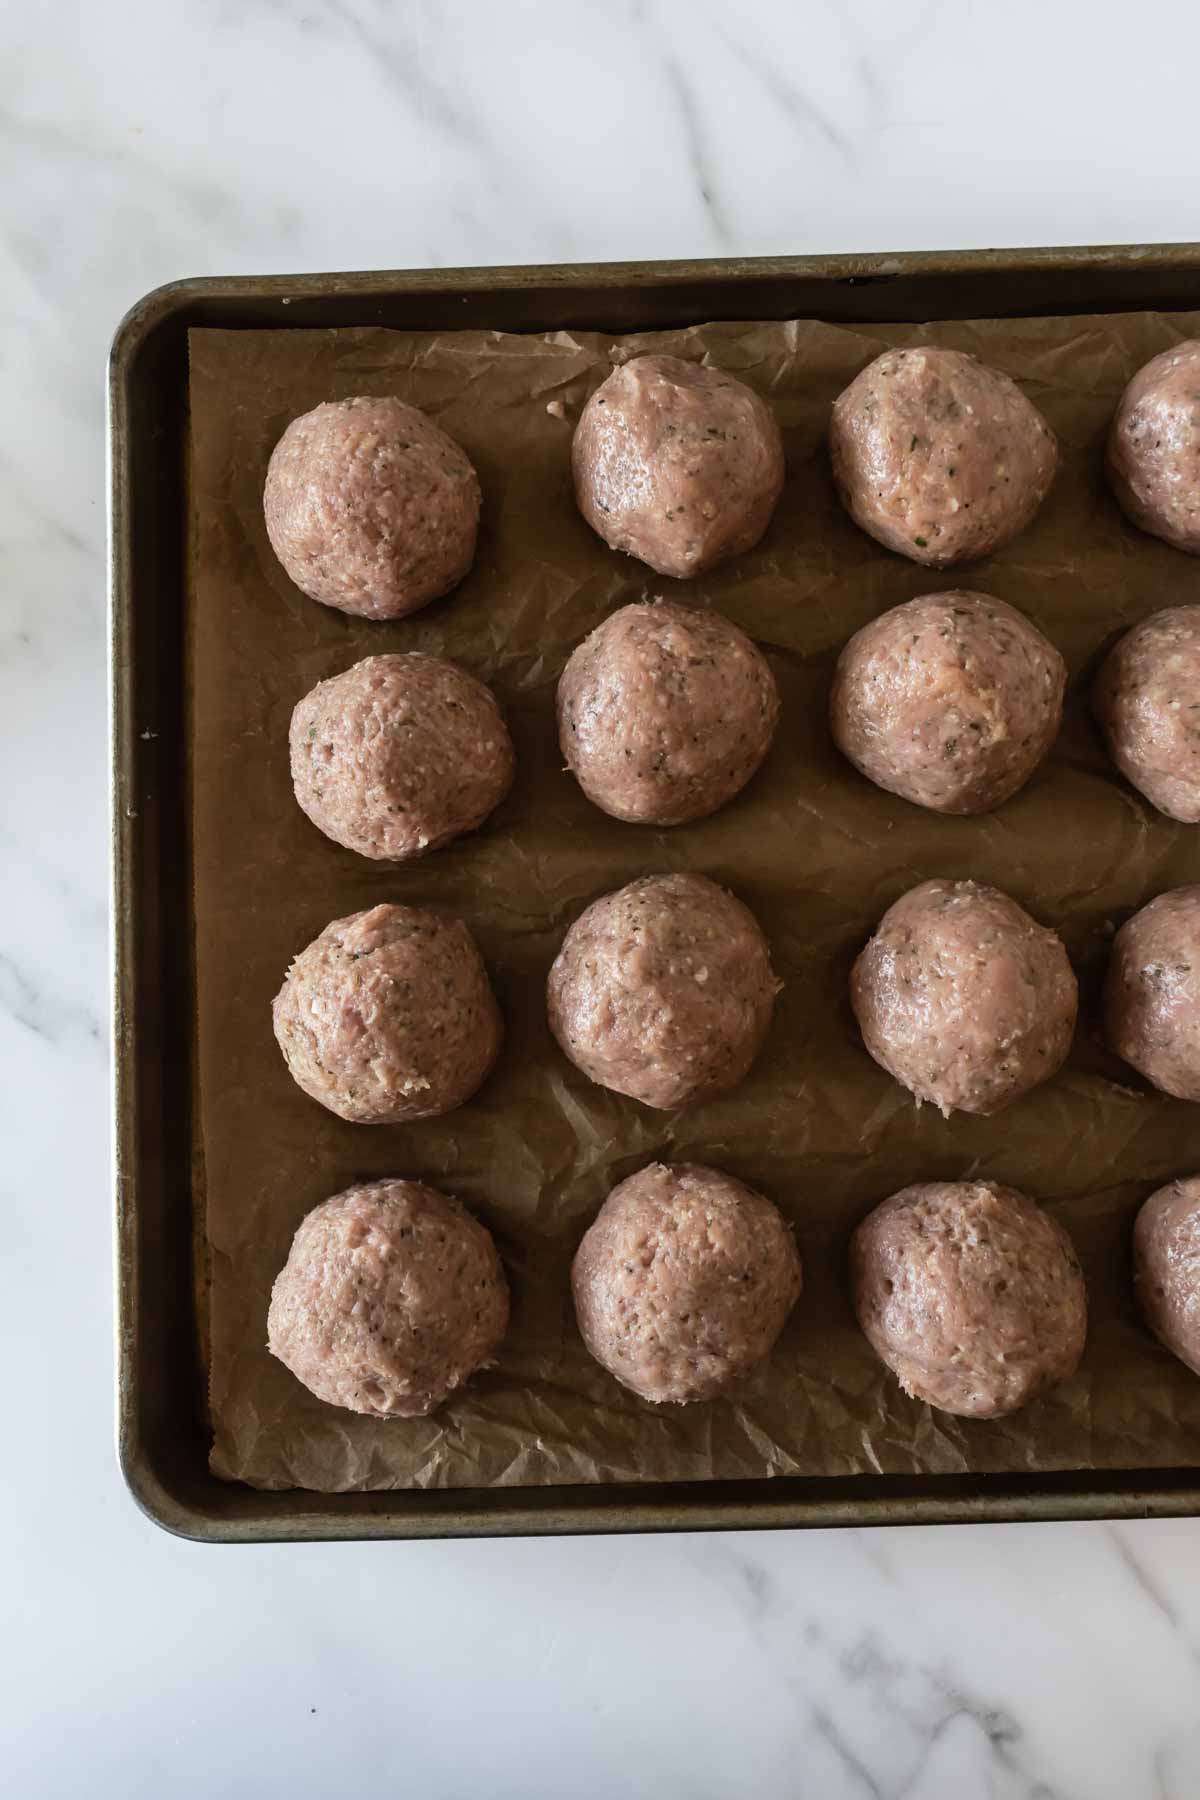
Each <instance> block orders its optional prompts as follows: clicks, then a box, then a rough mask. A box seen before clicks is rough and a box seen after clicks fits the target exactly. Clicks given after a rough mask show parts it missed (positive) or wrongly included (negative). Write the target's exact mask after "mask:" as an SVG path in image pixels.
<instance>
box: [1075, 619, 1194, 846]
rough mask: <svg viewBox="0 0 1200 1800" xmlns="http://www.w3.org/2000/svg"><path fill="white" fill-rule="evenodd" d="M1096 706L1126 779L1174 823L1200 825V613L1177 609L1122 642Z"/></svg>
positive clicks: (1100, 684) (1103, 674)
mask: <svg viewBox="0 0 1200 1800" xmlns="http://www.w3.org/2000/svg"><path fill="white" fill-rule="evenodd" d="M1095 705H1096V717H1097V719H1098V720H1099V722H1100V728H1101V730H1102V731H1103V732H1104V736H1105V738H1106V740H1107V742H1108V750H1109V755H1110V756H1111V757H1112V759H1113V761H1114V762H1115V763H1116V765H1117V767H1118V769H1120V771H1121V773H1122V775H1124V776H1125V778H1126V780H1127V781H1131V782H1132V783H1133V785H1134V787H1135V788H1137V789H1138V790H1139V791H1140V792H1141V793H1143V794H1144V795H1145V796H1146V798H1147V800H1149V802H1150V804H1151V806H1156V807H1157V808H1158V810H1159V812H1161V813H1166V815H1167V817H1168V818H1171V819H1181V820H1182V821H1183V822H1184V824H1186V825H1195V824H1196V823H1197V822H1198V821H1200V606H1169V607H1167V608H1166V610H1165V611H1163V612H1158V613H1155V614H1154V615H1153V617H1151V618H1149V619H1144V620H1143V621H1142V623H1141V624H1140V625H1135V626H1134V628H1133V630H1132V631H1127V632H1126V633H1125V636H1124V637H1123V638H1120V639H1118V641H1117V642H1116V643H1115V644H1114V645H1113V647H1112V649H1111V650H1110V651H1109V653H1108V656H1107V657H1106V658H1105V661H1104V666H1103V668H1102V669H1101V671H1100V678H1099V680H1098V681H1097V683H1096V695H1095Z"/></svg>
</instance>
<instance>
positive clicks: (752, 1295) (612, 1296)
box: [571, 1163, 801, 1403]
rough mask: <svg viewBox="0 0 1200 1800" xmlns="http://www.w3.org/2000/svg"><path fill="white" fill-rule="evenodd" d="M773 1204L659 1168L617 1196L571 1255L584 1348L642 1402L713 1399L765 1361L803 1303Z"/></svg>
mask: <svg viewBox="0 0 1200 1800" xmlns="http://www.w3.org/2000/svg"><path fill="white" fill-rule="evenodd" d="M800 1283H801V1274H800V1257H799V1254H798V1252H797V1250H796V1245H795V1242H794V1240H793V1238H792V1234H791V1232H790V1230H789V1229H788V1227H787V1224H786V1223H785V1221H784V1219H783V1218H782V1216H781V1214H780V1213H779V1212H778V1211H777V1209H776V1208H775V1207H774V1206H772V1204H771V1202H770V1201H769V1200H767V1199H764V1197H763V1196H762V1195H761V1194H757V1193H755V1192H754V1190H753V1188H748V1187H744V1186H743V1185H742V1183H741V1182H740V1181H735V1180H734V1179H733V1177H732V1176H730V1175H723V1174H722V1173H721V1171H720V1170H719V1169H706V1168H702V1167H701V1166H700V1165H699V1164H696V1163H682V1164H678V1165H676V1166H674V1167H669V1166H667V1165H666V1164H664V1163H653V1164H652V1165H651V1166H650V1167H649V1168H647V1169H640V1170H639V1171H638V1173H637V1174H636V1175H631V1176H630V1177H629V1179H628V1180H627V1181H623V1182H622V1183H621V1185H620V1186H619V1187H617V1188H614V1189H613V1191H612V1193H611V1194H610V1195H609V1196H608V1199H607V1200H606V1201H605V1202H604V1205H603V1206H602V1207H601V1209H600V1212H599V1214H598V1215H597V1217H596V1220H595V1223H594V1224H593V1225H592V1226H591V1228H590V1230H589V1231H588V1232H587V1233H586V1235H585V1237H584V1239H583V1242H582V1243H581V1244H580V1246H579V1249H578V1251H577V1252H576V1255H575V1261H574V1265H573V1267H572V1270H571V1286H572V1290H573V1292H574V1295H575V1316H576V1318H577V1319H578V1321H579V1330H580V1333H581V1334H582V1337H583V1341H584V1343H585V1344H586V1345H587V1347H588V1349H589V1351H590V1352H591V1354H592V1355H593V1356H594V1357H595V1359H596V1361H597V1362H598V1363H599V1364H600V1365H601V1367H602V1368H605V1369H607V1370H608V1372H609V1374H610V1375H615V1376H616V1378H617V1380H618V1381H619V1382H621V1383H622V1385H623V1386H625V1387H627V1388H632V1390H633V1392H634V1393H635V1394H640V1395H641V1397H642V1399H643V1400H656V1401H662V1400H666V1401H675V1402H678V1403H683V1402H687V1401H690V1400H711V1399H712V1398H713V1397H714V1396H715V1395H717V1394H720V1393H723V1392H724V1391H725V1390H726V1388H728V1387H729V1386H730V1385H731V1384H732V1383H733V1382H735V1381H736V1380H737V1379H738V1377H739V1376H741V1375H743V1374H745V1373H746V1371H747V1370H749V1369H752V1368H753V1367H754V1365H755V1364H756V1363H759V1362H761V1361H762V1360H763V1358H764V1357H765V1356H766V1355H767V1354H768V1353H769V1351H770V1349H771V1347H772V1345H773V1344H774V1342H775V1340H776V1338H777V1337H778V1336H779V1333H780V1331H781V1330H782V1329H783V1324H784V1320H785V1319H786V1318H787V1316H788V1313H789V1312H790V1311H791V1309H792V1307H793V1306H794V1305H795V1303H796V1300H797V1299H798V1298H799V1294H800Z"/></svg>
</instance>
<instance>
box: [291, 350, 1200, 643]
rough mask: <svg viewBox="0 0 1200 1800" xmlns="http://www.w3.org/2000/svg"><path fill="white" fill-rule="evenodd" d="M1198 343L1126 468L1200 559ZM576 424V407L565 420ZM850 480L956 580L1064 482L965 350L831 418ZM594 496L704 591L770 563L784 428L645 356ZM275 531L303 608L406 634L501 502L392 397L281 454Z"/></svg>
mask: <svg viewBox="0 0 1200 1800" xmlns="http://www.w3.org/2000/svg"><path fill="white" fill-rule="evenodd" d="M1198 391H1200V341H1189V342H1185V343H1182V344H1179V345H1177V346H1176V347H1175V348H1174V349H1172V350H1168V351H1164V352H1163V353H1162V354H1161V355H1160V356H1156V357H1155V358H1154V359H1153V360H1152V361H1151V362H1149V363H1147V364H1146V366H1145V367H1144V368H1143V369H1141V370H1139V372H1138V373H1137V374H1136V375H1135V376H1134V378H1133V380H1132V381H1131V382H1130V383H1129V385H1128V387H1127V388H1126V390H1125V393H1124V394H1123V396H1122V398H1121V401H1120V404H1119V406H1118V408H1117V412H1116V415H1115V417H1114V419H1113V422H1112V427H1111V430H1110V433H1109V439H1108V457H1107V467H1108V474H1109V479H1110V483H1111V486H1112V488H1113V491H1114V493H1115V495H1116V497H1117V500H1118V502H1119V503H1120V505H1121V506H1122V508H1123V509H1124V511H1125V512H1126V514H1127V515H1128V516H1129V518H1130V519H1132V520H1133V522H1134V523H1135V524H1137V525H1139V526H1140V527H1142V528H1143V529H1144V530H1146V531H1149V532H1153V533H1154V534H1155V535H1157V536H1158V537H1161V538H1163V539H1164V540H1165V541H1166V542H1168V543H1171V544H1174V545H1177V546H1178V547H1179V548H1180V549H1183V550H1187V551H1190V552H1192V553H1194V554H1196V553H1200V407H1198V406H1197V401H1196V395H1197V392H1198ZM556 407H557V408H558V410H559V411H560V412H561V405H560V403H558V402H551V410H554V409H555V408H556ZM829 444H830V456H831V462H832V468H833V475H834V480H835V483H836V485H837V489H838V492H839V494H840V496H841V498H842V501H843V502H844V504H845V506H846V508H847V510H848V511H849V512H850V514H851V516H852V517H853V518H854V519H855V521H856V522H857V523H858V524H859V525H860V526H861V527H862V528H863V530H864V531H866V532H868V533H869V534H870V535H871V536H872V537H873V538H875V539H876V540H877V541H878V542H879V543H881V544H884V545H885V546H886V547H887V548H888V549H890V550H894V551H896V552H898V553H899V554H900V555H902V556H907V557H910V558H911V559H912V560H913V561H914V562H919V563H924V564H927V565H929V566H930V567H935V568H945V567H947V566H949V565H951V564H955V563H963V562H969V561H971V560H974V559H977V558H979V557H982V556H987V555H990V554H991V553H992V552H993V551H995V550H997V549H999V548H1000V547H1001V546H1003V545H1004V544H1006V543H1008V542H1009V541H1010V540H1011V539H1012V538H1013V537H1015V536H1016V535H1017V534H1018V533H1019V532H1020V531H1022V530H1023V529H1024V527H1025V526H1026V525H1027V524H1028V523H1029V521H1030V520H1031V519H1032V518H1033V516H1034V514H1035V512H1036V511H1037V509H1038V507H1039V506H1040V505H1041V503H1042V501H1043V500H1044V499H1045V497H1046V494H1047V493H1048V491H1049V489H1050V486H1051V484H1052V482H1053V479H1054V475H1055V472H1056V470H1057V468H1058V464H1059V451H1058V445H1057V442H1056V440H1055V437H1054V433H1053V432H1052V431H1051V429H1050V427H1049V425H1048V424H1047V423H1046V421H1045V419H1044V418H1043V417H1042V415H1041V413H1040V412H1039V411H1038V410H1037V408H1036V407H1035V406H1034V405H1033V404H1032V402H1031V401H1030V400H1029V399H1028V398H1027V397H1026V396H1025V395H1024V394H1023V393H1022V392H1021V390H1020V389H1019V388H1018V387H1017V385H1016V383H1015V382H1014V381H1012V380H1011V378H1010V377H1009V376H1007V375H1005V374H1002V373H1001V372H1000V371H999V370H997V369H992V368H989V367H988V366H987V365H986V364H983V363H981V362H979V361H978V360H977V359H976V358H975V357H973V356H967V355H964V354H962V353H961V352H959V351H956V350H943V349H938V348H936V347H917V348H913V349H907V350H887V351H885V352H884V353H883V354H882V355H881V356H878V357H876V358H875V360H874V361H873V362H871V363H869V364H868V366H867V367H866V368H865V369H863V370H862V372H861V373H860V374H859V375H857V376H856V377H855V379H854V380H853V381H852V382H851V383H850V385H849V387H847V388H846V389H845V390H844V392H843V393H841V394H840V395H839V396H838V398H837V400H836V401H835V402H834V405H833V410H832V414H831V419H830V431H829ZM571 464H572V472H573V476H574V483H575V494H576V499H577V501H578V505H579V508H580V511H581V512H582V514H583V516H584V518H585V519H586V520H587V522H588V524H589V525H591V526H592V527H593V529H594V530H595V531H596V532H597V533H598V534H599V535H600V537H602V538H603V539H604V541H605V542H606V543H607V544H609V545H610V546H611V547H612V548H613V549H615V550H621V551H625V552H627V553H628V554H629V555H631V556H635V557H637V558H638V559H639V560H640V561H642V562H644V563H646V564H648V565H649V567H650V568H652V569H655V570H657V571H658V573H659V574H662V575H669V576H674V577H676V578H687V577H690V576H695V575H700V574H703V573H704V572H705V571H706V570H708V569H711V568H713V567H714V566H716V565H717V564H718V563H721V562H724V561H726V560H728V559H729V558H731V557H734V556H738V555H740V554H742V553H744V552H745V551H747V550H749V549H751V548H752V547H753V546H754V545H755V544H756V543H757V542H758V541H759V539H760V538H761V537H762V535H763V533H764V532H765V531H766V529H767V527H768V525H769V523H770V520H771V515H772V513H773V512H774V510H775V507H776V505H777V503H778V501H779V497H780V495H781V493H782V490H783V479H784V454H783V442H782V438H781V436H780V431H779V426H778V423H777V421H776V419H775V416H774V414H773V413H772V411H771V409H770V407H769V406H768V405H767V404H766V402H765V401H764V400H763V399H762V398H761V396H760V395H758V394H756V393H755V392H754V391H753V390H752V389H751V388H748V387H746V386H745V385H744V383H742V382H740V381H737V380H736V379H735V378H734V377H733V376H731V375H729V374H727V373H725V372H724V371H723V370H721V369H718V368H714V367H711V366H709V365H707V364H699V363H693V362H687V361H683V360H681V359H680V358H678V357H672V356H639V357H634V358H632V359H631V360H630V361H628V362H626V363H623V364H621V365H620V366H619V367H617V368H615V369H614V370H613V372H612V373H611V374H610V375H609V377H608V378H607V380H606V381H604V382H602V383H601V385H600V387H599V388H597V390H596V391H595V393H594V394H593V395H592V396H591V398H590V399H589V400H588V402H587V404H586V406H585V407H584V409H583V412H582V414H581V416H580V419H579V423H578V425H577V426H576V428H575V432H574V436H573V438H572V445H571ZM263 498H264V511H265V517H266V526H267V532H268V535H269V537H270V540H271V544H272V547H273V548H274V550H275V553H276V555H277V556H278V558H279V560H280V562H281V563H282V564H283V567H284V568H285V570H286V571H287V573H288V574H289V575H290V576H291V578H292V580H293V581H294V582H295V583H296V585H297V587H299V588H300V589H302V591H303V592H304V593H306V594H308V595H309V596H311V598H313V599H314V600H319V601H321V602H323V603H324V604H325V605H328V606H335V607H338V608H340V609H341V610H343V611H345V612H351V613H357V614H361V615H363V616H365V617H367V618H375V619H395V618H402V617H404V616H405V615H406V614H409V613H412V612H415V611H416V610H417V609H418V608H420V607H422V606H426V605H428V604H429V603H430V601H432V600H435V599H438V598H439V597H440V596H441V595H443V594H446V593H448V592H450V590H451V589H452V588H454V587H455V586H457V584H458V583H459V582H460V581H461V580H462V579H463V577H464V576H465V575H466V573H467V571H468V570H469V569H470V567H471V563H472V561H473V559H474V555H475V544H476V536H477V533H478V528H479V515H480V508H481V503H482V497H481V492H480V486H479V480H478V477H477V475H476V472H475V470H474V468H473V467H472V465H471V462H470V460H469V459H468V457H467V456H466V453H465V452H464V451H463V449H462V448H461V446H460V445H459V444H457V443H456V442H455V441H454V439H453V438H451V437H449V436H448V435H447V434H446V433H445V432H444V431H443V430H442V429H441V428H440V427H439V426H437V425H435V424H434V423H433V421H432V420H431V419H429V418H428V417H426V415H425V414H424V413H422V412H420V411H419V410H418V409H417V408H416V407H413V406H410V405H408V404H406V403H405V402H404V401H402V400H398V399H396V398H394V397H389V396H382V397H369V396H359V397H357V398H354V399H350V400H340V401H327V402H325V403H324V404H322V405H320V406H317V407H315V408H314V409H313V410H312V411H311V412H308V413H305V414H304V415H303V416H302V417H300V418H298V419H295V420H293V421H292V423H291V424H290V425H289V426H288V428H287V430H286V431H285V432H284V434H283V436H282V438H281V439H280V441H279V443H278V444H277V445H276V446H275V449H274V452H273V453H272V456H271V460H270V464H269V467H268V472H267V480H266V487H265V490H264V497H263Z"/></svg>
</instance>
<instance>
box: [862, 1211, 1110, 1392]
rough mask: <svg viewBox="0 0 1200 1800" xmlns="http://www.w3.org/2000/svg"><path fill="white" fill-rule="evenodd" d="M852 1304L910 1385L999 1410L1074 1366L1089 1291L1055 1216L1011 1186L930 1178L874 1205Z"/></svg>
mask: <svg viewBox="0 0 1200 1800" xmlns="http://www.w3.org/2000/svg"><path fill="white" fill-rule="evenodd" d="M850 1272H851V1281H852V1284H853V1288H854V1306H855V1311H856V1312H857V1314H858V1322H859V1324H860V1325H861V1326H862V1329H863V1331H864V1332H865V1334H866V1336H867V1338H868V1339H869V1341H870V1344H871V1347H872V1349H873V1350H874V1351H875V1353H876V1355H877V1356H879V1357H880V1358H881V1359H882V1361H883V1362H885V1363H886V1364H887V1366H888V1368H889V1369H890V1370H891V1371H892V1373H893V1374H894V1375H895V1376H896V1377H897V1378H898V1380H899V1382H900V1385H901V1387H902V1388H903V1389H904V1391H905V1393H906V1394H911V1395H912V1396H913V1398H914V1399H916V1400H924V1401H927V1402H928V1404H929V1405H930V1406H936V1407H938V1408H940V1409H941V1411H943V1412H948V1413H957V1414H959V1415H960V1416H962V1417H964V1418H971V1419H999V1418H1003V1417H1004V1416H1005V1415H1006V1414H1008V1413H1013V1412H1016V1411H1017V1409H1018V1408H1019V1407H1022V1406H1026V1405H1028V1403H1029V1402H1030V1401H1031V1400H1034V1399H1036V1398H1037V1397H1038V1396H1039V1395H1040V1394H1044V1393H1045V1392H1046V1391H1047V1390H1048V1389H1049V1388H1052V1387H1056V1386H1057V1385H1058V1383H1059V1382H1062V1381H1066V1380H1067V1379H1068V1378H1069V1377H1070V1376H1071V1375H1073V1374H1074V1373H1075V1370H1076V1369H1077V1368H1078V1366H1079V1361H1080V1358H1081V1357H1082V1355H1083V1347H1084V1340H1085V1337H1086V1335H1087V1294H1086V1291H1085V1289H1084V1284H1083V1276H1082V1274H1081V1272H1080V1268H1079V1263H1078V1260H1077V1258H1076V1256H1075V1252H1074V1250H1073V1249H1072V1247H1071V1241H1070V1239H1069V1238H1068V1236H1067V1234H1066V1232H1065V1231H1064V1230H1063V1229H1062V1227H1061V1225H1059V1224H1058V1222H1057V1220H1055V1219H1052V1218H1051V1217H1050V1215H1049V1214H1048V1213H1046V1212H1043V1211H1042V1209H1041V1207H1040V1206H1037V1205H1035V1204H1034V1202H1033V1201H1032V1200H1028V1199H1026V1197H1025V1195H1024V1194H1020V1193H1018V1192H1017V1190H1016V1189H1015V1188H1010V1187H1001V1186H999V1185H998V1184H997V1183H995V1182H991V1181H931V1182H926V1183H923V1184H919V1185H917V1186H915V1187H907V1188H903V1189H902V1190H901V1191H900V1193H898V1194H893V1195H892V1197H891V1199H890V1200H885V1201H884V1202H883V1204H882V1206H877V1207H876V1208H875V1211H874V1212H873V1213H871V1214H870V1215H869V1216H868V1217H867V1218H866V1219H864V1220H863V1223H862V1224H861V1225H860V1226H859V1228H858V1230H857V1231H856V1232H855V1234H854V1238H853V1240H852V1243H851V1248H850Z"/></svg>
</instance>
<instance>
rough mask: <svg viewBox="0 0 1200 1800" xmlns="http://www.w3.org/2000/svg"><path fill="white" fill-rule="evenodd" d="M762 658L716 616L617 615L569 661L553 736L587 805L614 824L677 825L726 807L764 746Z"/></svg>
mask: <svg viewBox="0 0 1200 1800" xmlns="http://www.w3.org/2000/svg"><path fill="white" fill-rule="evenodd" d="M778 718H779V693H778V690H777V689H776V686H775V678H774V676H773V675H772V674H771V670H770V667H769V665H768V663H767V661H766V658H765V657H764V656H763V655H762V653H761V652H760V651H759V650H758V649H757V647H756V646H755V645H754V644H753V643H751V641H750V639H749V638H748V637H747V636H746V634H745V632H744V631H739V630H738V628H737V626H736V625H731V624H730V622H729V620H728V619H723V618H722V617H721V615H720V614H719V613H708V612H694V611H692V610H691V609H690V608H688V607H685V606H674V605H672V604H671V602H670V601H667V600H658V601H655V602H654V603H653V604H649V605H641V606H623V607H622V608H621V610H620V612H615V613H613V615H612V617H611V618H609V619H606V620H605V622H604V624H603V625H600V626H598V627H597V629H596V630H595V631H593V632H592V635H591V636H590V637H588V638H585V639H584V641H583V643H582V644H580V645H579V647H578V649H577V650H576V651H575V652H574V654H573V655H572V656H571V659H570V661H569V662H568V663H567V666H566V668H565V669H564V670H563V672H562V679H561V680H560V682H559V684H558V738H559V743H560V744H561V745H562V753H563V755H564V757H565V758H566V760H567V766H568V768H570V769H571V770H572V772H573V773H574V775H575V778H576V780H577V781H578V782H579V785H580V787H581V788H582V789H583V791H584V793H585V794H586V795H587V797H588V799H589V800H594V801H595V803H596V805H597V806H599V807H602V808H603V809H604V811H605V812H606V813H611V814H612V816H613V818H615V819H629V820H632V821H634V822H635V823H639V824H654V825H681V824H683V823H684V822H685V821H686V820H688V819H701V818H704V816H705V815H706V814H708V813H712V812H716V810H717V808H718V807H719V806H724V804H725V802H726V801H727V800H731V799H732V798H733V796H734V795H735V794H736V793H737V792H738V791H739V790H740V789H741V788H743V787H745V785H746V783H747V782H748V781H749V779H750V777H751V776H752V775H753V773H754V771H755V770H756V769H757V768H758V765H759V764H760V763H761V762H762V760H763V757H764V756H765V755H766V754H767V751H768V750H769V749H770V747H771V739H772V737H773V735H774V732H775V726H776V722H777V721H778Z"/></svg>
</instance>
